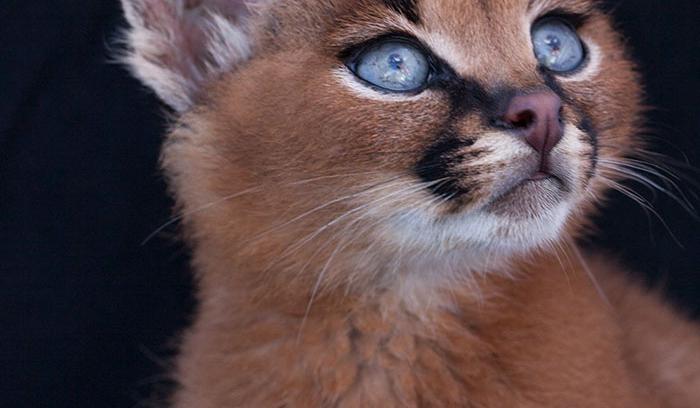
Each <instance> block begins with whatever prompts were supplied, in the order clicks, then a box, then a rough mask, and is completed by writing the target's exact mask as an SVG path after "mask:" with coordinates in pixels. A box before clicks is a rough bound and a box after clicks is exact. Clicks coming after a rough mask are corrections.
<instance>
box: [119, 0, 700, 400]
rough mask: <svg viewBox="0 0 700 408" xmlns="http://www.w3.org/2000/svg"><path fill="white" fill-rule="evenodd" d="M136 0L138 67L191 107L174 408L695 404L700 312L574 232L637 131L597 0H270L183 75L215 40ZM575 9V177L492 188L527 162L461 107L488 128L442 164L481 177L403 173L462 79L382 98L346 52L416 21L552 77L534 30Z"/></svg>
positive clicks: (491, 57)
mask: <svg viewBox="0 0 700 408" xmlns="http://www.w3.org/2000/svg"><path fill="white" fill-rule="evenodd" d="M123 1H124V3H125V4H126V6H127V11H129V12H130V13H131V17H130V22H131V24H132V27H133V30H132V35H135V34H133V33H138V32H139V30H141V31H145V32H146V33H147V34H148V36H155V37H153V38H155V40H154V41H155V43H152V44H148V46H140V45H139V44H138V43H135V42H133V41H132V42H131V43H130V46H131V54H130V55H132V56H138V58H132V59H130V63H131V64H132V67H133V69H134V70H135V71H136V72H137V73H139V72H143V71H144V70H148V69H152V68H153V66H155V67H157V68H158V69H159V70H163V72H166V73H168V74H167V75H164V76H163V77H162V80H161V81H160V82H159V76H158V75H159V74H156V75H155V76H153V77H148V78H146V82H147V83H148V84H149V85H151V86H152V87H153V88H154V89H155V90H156V91H157V92H159V93H160V94H161V96H163V91H161V89H162V86H165V87H166V88H167V91H166V92H165V95H166V97H165V99H166V101H168V102H170V103H171V104H174V105H175V107H176V108H177V109H178V110H179V111H181V112H182V113H181V115H180V116H179V117H178V119H177V121H176V123H175V124H174V126H173V129H172V131H171V132H170V135H169V137H168V140H167V142H166V145H165V148H164V152H163V166H164V169H165V171H166V174H167V175H168V177H169V180H170V185H171V187H172V190H173V192H174V194H175V196H176V198H177V200H178V204H179V207H180V208H179V212H180V215H181V216H182V219H183V225H184V228H185V232H186V235H187V240H188V242H189V243H190V244H191V245H192V247H193V252H194V261H193V263H194V269H195V271H196V275H197V282H198V292H197V293H198V299H199V308H198V311H197V314H196V318H195V321H194V323H193V325H192V327H191V328H190V329H189V331H188V332H187V334H186V336H185V338H184V341H183V344H182V349H181V353H180V356H179V358H178V361H177V372H176V378H177V381H178V383H179V389H178V391H177V393H176V395H175V396H174V399H173V404H174V405H175V406H178V407H195V408H208V407H216V408H220V407H312V406H339V407H418V406H420V407H423V406H425V407H450V406H455V407H641V408H644V407H673V408H685V407H692V406H696V405H697V404H696V402H695V401H697V400H698V398H699V397H700V395H698V394H699V393H700V391H699V390H700V358H698V355H700V354H698V353H700V336H698V329H697V327H695V325H693V324H691V323H689V322H687V321H685V320H683V319H682V318H680V317H678V316H677V315H676V314H674V313H673V312H672V311H671V310H670V309H669V308H668V307H666V306H663V305H662V304H661V303H660V302H659V301H658V300H657V299H656V298H655V297H653V296H650V295H648V294H646V293H644V292H643V291H642V290H640V289H638V288H637V287H636V286H634V285H632V284H630V283H628V282H626V281H625V280H624V278H622V277H621V275H620V274H619V272H617V271H618V269H619V268H616V267H615V266H614V265H615V264H614V263H613V262H611V261H609V260H605V259H600V258H590V259H587V258H586V257H584V256H583V255H581V254H580V252H579V250H578V249H577V248H576V247H575V244H573V241H574V238H575V237H576V236H577V235H578V234H580V233H581V232H583V231H584V228H585V226H586V224H587V220H588V219H589V218H590V214H591V212H592V211H593V210H594V209H595V207H596V206H598V205H600V204H601V203H602V201H603V200H604V196H605V192H606V191H607V190H608V189H609V188H610V187H611V186H614V183H616V182H617V181H619V179H620V178H621V177H620V174H618V173H615V172H612V171H611V169H610V168H606V167H605V166H604V164H605V163H604V160H606V159H623V158H625V157H628V156H630V155H633V154H634V152H635V151H636V150H637V149H639V148H640V147H641V146H643V142H642V141H640V140H638V139H637V138H636V137H635V135H634V132H635V129H636V127H637V126H638V125H639V122H640V120H639V114H640V111H641V109H640V94H641V91H640V88H639V85H638V81H637V77H636V74H635V73H634V71H633V65H632V64H631V62H630V61H629V60H628V59H627V58H626V56H625V52H624V50H623V47H622V45H621V41H620V39H619V37H618V35H617V34H616V33H615V31H614V30H613V29H612V27H611V23H610V22H609V20H608V17H607V16H605V15H604V14H603V13H602V12H600V11H598V10H597V9H595V8H594V5H593V4H592V2H590V1H585V0H539V1H538V0H533V1H530V2H528V1H527V0H493V1H463V0H418V1H417V2H416V4H417V7H418V13H419V15H420V23H419V24H415V23H413V22H411V21H409V19H408V18H407V17H406V16H404V15H401V14H399V13H397V12H395V11H392V9H391V8H390V7H387V6H386V5H385V4H384V3H383V2H382V1H379V0H357V1H349V0H329V1H318V0H288V1H284V0H281V1H278V2H273V3H270V4H267V2H265V4H263V5H259V6H257V7H253V9H255V10H257V11H256V12H254V13H253V14H252V16H247V15H246V16H245V17H244V18H242V17H241V16H239V15H237V14H235V13H233V14H231V15H227V17H226V21H228V22H229V23H230V24H231V27H233V29H234V30H235V32H236V33H239V34H240V36H239V35H237V36H236V38H235V39H232V38H230V37H226V36H223V37H222V36H218V37H209V38H216V39H217V43H216V47H218V48H215V49H220V50H229V51H230V52H231V54H230V55H228V56H227V57H226V58H225V59H223V60H222V61H220V63H217V64H216V66H215V68H216V69H213V70H209V69H206V70H199V71H197V75H198V77H197V78H194V79H196V80H194V81H190V80H191V79H192V78H187V75H188V73H187V71H186V70H185V71H183V70H182V69H180V67H182V66H183V64H185V65H184V66H191V65H188V64H194V66H201V63H202V58H203V57H202V56H201V54H200V53H198V52H188V53H179V52H175V53H173V48H172V46H173V43H172V42H167V41H166V44H167V48H166V49H164V50H162V51H163V52H165V56H166V58H162V57H163V55H162V54H159V53H158V52H157V50H158V47H159V44H161V45H160V46H162V44H163V41H164V40H163V39H162V38H160V37H159V35H160V34H158V32H159V31H160V32H161V33H162V32H163V30H162V26H160V25H158V24H155V25H154V23H161V24H162V23H163V21H161V20H159V19H158V18H157V17H153V16H151V18H155V19H156V21H155V22H153V21H146V22H144V21H143V19H141V18H137V17H134V13H135V11H134V10H136V9H135V8H133V7H132V6H133V3H138V4H141V5H143V4H144V3H145V4H149V3H150V5H151V6H154V5H161V6H162V5H163V4H170V5H171V6H172V5H173V4H176V6H175V7H182V4H181V2H168V1H167V0H123ZM200 3H202V4H200ZM221 4H224V3H221V2H219V3H216V4H215V6H216V8H217V10H221V9H222V6H221ZM188 7H203V8H205V9H206V7H207V1H203V2H197V4H196V5H194V6H193V5H190V6H188ZM223 9H225V7H223ZM562 9H563V10H564V11H567V12H569V13H586V14H590V16H589V18H588V20H587V21H586V23H585V24H584V25H583V26H582V27H580V29H579V33H580V35H581V36H582V38H584V41H587V42H590V49H591V50H592V51H591V52H593V53H594V55H593V57H595V58H596V59H595V60H593V57H592V61H593V62H592V63H595V66H592V67H591V70H590V72H584V73H582V74H581V77H580V78H577V77H576V76H574V77H572V78H569V79H562V80H561V81H559V84H560V86H561V87H562V88H563V90H564V91H565V92H566V93H567V94H568V95H570V97H571V99H572V100H571V101H566V102H565V104H564V110H563V117H564V120H565V122H566V124H567V125H566V129H567V130H566V131H565V135H564V138H563V140H562V141H561V142H560V143H559V145H557V147H555V149H554V150H553V152H552V159H553V166H554V167H555V169H556V171H559V172H560V173H561V175H562V177H563V178H565V179H566V182H567V185H568V186H569V187H570V189H569V190H570V191H568V192H566V193H565V194H564V193H561V194H560V195H557V194H554V193H552V194H553V195H551V196H549V195H547V194H543V196H542V197H540V196H539V195H536V194H535V193H533V196H534V198H533V197H530V196H529V195H526V194H520V195H514V196H512V197H511V196H508V195H506V196H505V197H510V198H508V199H506V198H503V199H500V201H499V199H498V197H499V196H498V194H500V193H506V192H507V191H509V189H510V188H512V183H513V180H517V177H518V175H519V174H521V173H522V172H525V171H528V169H530V168H531V167H532V165H533V163H535V162H534V161H535V160H536V159H537V158H536V156H535V153H534V152H533V151H532V149H529V148H528V147H527V146H526V145H524V144H523V143H522V141H519V140H515V139H514V138H512V137H511V136H509V135H508V134H506V133H504V132H497V131H494V130H493V129H492V128H490V127H489V126H488V125H487V124H484V122H483V121H482V120H480V119H479V118H478V117H477V116H476V115H473V114H469V115H465V116H464V117H461V118H459V119H458V120H455V121H453V122H449V123H450V126H451V129H450V130H451V131H453V132H455V133H457V134H458V135H459V137H460V138H463V139H464V140H466V139H468V138H471V139H473V140H472V141H473V142H474V143H472V144H469V145H467V144H465V146H464V147H463V148H461V149H460V150H459V152H458V154H457V155H456V156H455V157H456V158H455V159H454V160H453V164H451V165H452V166H453V168H454V170H455V171H459V172H460V174H464V177H462V178H460V179H459V180H458V181H457V182H458V183H459V185H460V186H461V187H463V188H468V189H469V192H470V193H469V194H468V195H466V196H464V197H462V198H460V199H459V200H456V201H453V202H440V200H438V199H436V197H434V196H433V195H432V194H431V193H430V191H428V189H427V188H426V186H425V185H421V184H420V181H419V180H417V178H416V176H415V174H414V173H413V171H412V169H413V168H414V166H416V163H417V162H418V160H420V157H421V155H422V154H423V153H424V152H425V151H426V149H428V148H429V146H430V145H431V144H432V143H434V142H435V138H436V137H437V135H439V134H440V132H441V131H443V130H444V129H443V128H444V126H445V124H446V123H447V121H449V120H451V118H450V107H449V103H450V102H449V100H448V98H447V97H446V96H445V95H444V94H442V93H441V92H439V91H436V90H431V89H429V90H426V91H425V92H424V93H423V94H421V95H418V96H416V97H406V96H396V95H394V96H386V95H382V94H375V93H373V91H372V90H370V89H365V88H363V85H362V84H359V83H355V82H353V81H354V79H353V77H352V75H351V74H350V73H349V72H348V71H347V68H345V67H344V65H343V62H342V61H341V60H340V59H339V57H338V55H339V53H340V52H341V51H342V50H343V49H345V48H347V47H348V46H351V45H354V44H357V43H360V42H362V41H365V40H369V39H371V38H373V37H376V36H377V35H379V34H382V33H385V32H403V33H409V34H410V35H413V36H414V37H415V38H417V39H418V40H420V41H421V42H423V43H424V44H425V45H426V46H427V47H429V48H430V49H431V50H432V51H433V52H434V53H436V54H437V55H438V56H439V57H440V58H442V59H444V60H445V61H447V63H449V64H450V65H451V66H452V67H453V69H454V70H455V71H456V72H457V73H458V74H459V75H460V76H463V77H465V78H475V79H477V80H478V81H479V82H480V83H482V84H484V86H485V87H486V91H487V92H492V91H494V92H495V91H496V90H497V89H499V88H500V87H504V86H507V87H510V88H513V89H517V90H518V91H519V92H523V93H527V92H534V91H539V90H543V89H546V87H547V85H546V83H545V81H544V79H543V77H542V75H541V74H540V73H539V71H538V69H537V62H536V60H535V58H534V56H533V53H532V49H531V44H530V39H529V34H528V33H529V27H530V24H532V22H534V20H535V19H536V18H537V17H539V16H542V15H545V14H546V13H547V12H550V11H553V10H562ZM183 10H184V9H183ZM181 11H182V10H179V11H178V10H177V9H176V10H175V12H174V15H182V16H184V15H185V14H182V13H181ZM198 15H199V14H198ZM202 15H209V14H202ZM221 18H224V17H221ZM222 21H223V20H222ZM235 21H238V23H234V22H235ZM165 23H167V21H166V22H165ZM229 23H227V24H229ZM174 24H175V26H174V27H175V28H173V27H170V28H173V29H176V27H177V26H178V24H180V23H179V22H175V23H174ZM222 24H223V23H222ZM149 27H157V29H156V30H155V31H154V30H153V29H152V28H149ZM209 27H210V26H209ZM166 31H167V30H166ZM217 32H219V33H221V32H222V31H221V30H219V31H217ZM178 35H184V34H182V33H179V34H178ZM176 37H177V36H176ZM148 38H152V37H148ZM169 38H170V37H169ZM177 38H181V37H177ZM184 38H187V36H186V35H185V37H184ZM228 41H232V43H230V44H229V43H227V42H228ZM234 43H235V44H234ZM174 46H175V47H176V48H175V50H178V48H177V44H175V45H174ZM201 46H202V47H204V48H205V51H206V52H212V50H213V49H214V48H212V44H211V43H205V44H204V45H201ZM154 47H155V48H154ZM154 49H155V50H156V51H154ZM231 50H233V51H231ZM248 50H249V52H250V53H248ZM190 51H192V50H190ZM195 51H197V50H195ZM173 55H175V56H177V57H178V58H181V59H182V60H180V61H177V62H173V61H171V60H170V59H169V58H171V57H172V56H173ZM207 55H208V56H207ZM205 56H206V58H205V60H206V61H209V60H210V59H211V58H212V57H213V56H212V55H211V54H205ZM139 58H141V59H143V60H145V61H146V62H145V63H142V62H141V60H140V59H139ZM207 58H208V59H207ZM197 64H200V65H197ZM173 70H174V71H173ZM149 72H150V71H149ZM172 72H175V73H176V75H178V76H179V77H180V78H184V80H186V85H177V84H175V85H173V81H172V78H171V76H170V74H171V73H172ZM141 77H142V78H143V77H144V74H141ZM191 86H194V87H196V89H190V87H191ZM178 92H183V94H182V98H179V97H174V99H172V100H170V101H169V100H168V99H167V97H171V98H172V95H177V93H178ZM172 101H175V102H176V103H173V102H172ZM586 116H587V117H589V118H590V119H591V121H592V122H593V123H592V124H591V126H592V127H593V128H594V129H595V130H596V134H595V137H597V140H598V154H599V155H600V158H601V159H602V162H601V164H599V165H598V166H596V163H595V162H594V161H593V160H591V157H592V156H593V154H594V144H593V142H592V141H591V138H592V135H591V134H587V133H586V132H585V131H584V130H581V129H578V128H577V125H576V124H577V123H579V122H580V121H581V120H582V118H584V117H586ZM588 174H592V175H593V177H592V178H590V179H589V178H588V177H587V175H588ZM509 183H511V184H509ZM538 194H539V193H538ZM557 217H559V218H561V222H560V221H557V219H558V218H557ZM559 223H561V226H559Z"/></svg>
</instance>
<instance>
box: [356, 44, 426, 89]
mask: <svg viewBox="0 0 700 408" xmlns="http://www.w3.org/2000/svg"><path fill="white" fill-rule="evenodd" d="M350 69H351V70H352V71H353V72H354V73H355V75H357V76H358V77H360V78H361V79H363V80H365V81H367V82H369V83H370V84H372V85H375V86H377V87H379V88H382V89H385V90H389V91H394V92H412V91H418V90H419V89H421V88H423V87H424V86H425V84H426V83H427V82H428V77H429V75H430V64H428V60H427V58H426V57H425V55H424V54H423V52H421V51H420V50H419V49H418V48H416V47H414V46H412V45H410V44H408V43H406V42H405V41H397V40H393V41H391V40H390V41H385V42H381V43H379V44H377V45H374V46H372V47H371V48H369V49H367V50H365V51H363V52H362V53H361V54H360V55H359V56H358V57H357V58H356V59H355V60H354V62H353V64H352V65H351V66H350Z"/></svg>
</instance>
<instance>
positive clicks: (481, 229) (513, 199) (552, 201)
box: [382, 181, 573, 257]
mask: <svg viewBox="0 0 700 408" xmlns="http://www.w3.org/2000/svg"><path fill="white" fill-rule="evenodd" d="M548 183H556V181H548V182H545V184H548ZM533 189H537V190H542V189H544V190H546V191H548V193H547V194H544V195H542V194H533ZM561 194H562V193H560V192H559V190H558V189H556V188H554V187H553V186H548V185H538V186H532V185H523V186H518V187H516V188H515V190H514V191H513V192H512V193H508V194H507V195H505V196H503V197H502V198H501V199H499V200H497V201H495V202H493V203H491V204H489V205H488V206H485V207H483V208H480V209H477V210H472V211H465V212H462V213H451V214H448V215H439V216H436V215H435V214H431V213H428V212H415V211H411V212H407V213H406V214H400V215H397V216H394V217H392V218H391V219H390V220H389V221H388V222H387V228H383V229H382V233H383V234H384V237H382V238H384V239H385V240H388V241H390V242H391V243H393V244H395V246H397V247H398V248H401V249H404V250H405V249H410V250H413V251H425V252H432V253H437V254H438V255H441V254H446V253H451V252H459V251H461V252H463V253H464V254H466V255H474V256H479V257H483V256H486V257H489V256H492V255H498V256H499V257H504V256H508V255H513V256H516V255H523V254H527V253H528V252H530V251H534V250H536V249H540V248H546V247H548V246H551V245H553V244H555V243H557V242H558V241H560V240H561V239H562V238H563V235H564V231H565V226H566V224H567V220H568V218H569V215H570V214H571V212H572V208H573V204H572V203H571V201H570V200H567V199H565V198H562V197H560V195H561Z"/></svg>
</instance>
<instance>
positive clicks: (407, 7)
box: [382, 0, 420, 24]
mask: <svg viewBox="0 0 700 408" xmlns="http://www.w3.org/2000/svg"><path fill="white" fill-rule="evenodd" d="M382 1H383V2H384V4H385V5H386V6H387V7H389V8H390V9H392V10H394V11H396V12H397V13H399V14H401V15H402V16H404V17H406V18H407V19H408V21H410V22H412V23H413V24H418V23H420V16H419V15H418V4H417V0H382Z"/></svg>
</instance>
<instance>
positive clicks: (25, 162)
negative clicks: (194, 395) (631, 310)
mask: <svg viewBox="0 0 700 408" xmlns="http://www.w3.org/2000/svg"><path fill="white" fill-rule="evenodd" d="M609 3H610V4H611V5H612V7H611V8H612V9H613V10H614V13H615V14H616V15H617V16H618V21H619V22H620V25H621V28H622V29H623V30H624V31H625V32H626V34H627V36H628V38H629V39H630V45H631V47H632V48H633V55H634V56H635V57H636V58H637V60H638V61H639V62H640V65H641V67H642V68H643V72H644V74H645V78H646V84H647V89H648V93H649V102H650V104H651V105H652V106H654V107H656V109H655V110H654V111H653V113H652V114H651V115H650V121H649V124H650V128H651V132H650V133H651V134H652V135H653V136H654V137H655V140H656V141H657V150H659V151H662V152H664V153H666V154H668V155H671V156H673V157H675V158H676V159H681V160H683V156H684V155H685V156H687V159H688V161H689V162H690V163H692V164H693V165H695V166H698V165H699V164H700V160H699V157H698V155H699V154H700V145H699V143H700V142H699V141H698V140H699V139H700V132H699V130H700V115H699V113H700V108H699V107H698V105H699V104H698V102H697V101H698V98H699V95H698V93H699V92H700V50H699V49H698V41H699V39H700V25H699V24H698V21H700V6H699V5H698V3H697V2H696V0H687V1H681V0H665V1H658V0H626V1H614V2H609ZM120 25H123V21H122V19H121V17H120V11H119V9H118V6H117V2H116V1H98V0H90V1H85V0H75V1H69V0H63V1H59V0H25V1H22V0H3V1H2V5H0V47H1V48H0V324H1V325H0V406H4V407H5V406H6V407H43V406H48V407H62V406H66V407H78V406H80V407H82V406H85V407H131V406H138V405H139V403H140V401H144V400H145V399H147V397H148V395H150V394H151V392H152V390H153V389H154V387H155V388H160V386H161V384H163V383H164V378H163V371H164V368H167V364H168V363H167V357H168V356H169V354H170V353H171V351H172V342H173V341H172V339H173V338H174V337H175V334H176V333H177V332H178V331H179V330H181V329H182V327H183V326H184V325H185V323H186V322H187V316H188V314H189V313H190V312H191V310H192V309H191V307H192V300H191V292H190V285H191V281H190V278H189V274H188V271H187V255H186V254H187V251H186V250H185V249H184V248H183V247H182V246H181V245H180V244H178V243H177V242H176V241H175V240H173V239H172V238H169V237H168V234H164V235H163V234H162V235H161V236H159V237H157V238H156V239H154V240H152V241H150V242H148V243H147V244H146V245H141V241H142V240H143V239H144V238H145V237H146V236H147V235H148V234H149V233H150V232H152V231H153V230H154V229H155V228H156V227H158V226H159V225H160V224H162V223H163V222H164V221H166V220H167V219H168V217H169V209H170V206H171V201H170V199H169V198H168V196H167V194H166V193H165V185H164V183H163V180H162V178H161V177H160V176H159V173H158V170H157V157H158V149H159V144H160V142H161V140H162V136H161V135H162V133H163V122H164V110H163V108H162V107H161V106H160V105H159V104H158V102H157V101H156V99H155V98H154V97H153V96H152V95H151V94H149V93H148V92H147V91H145V89H144V88H142V87H141V86H140V85H139V84H138V83H137V82H136V81H135V80H133V79H131V78H130V77H129V75H128V74H127V73H126V72H125V71H124V70H123V69H122V68H121V67H120V66H118V65H116V64H113V63H110V62H109V60H110V58H111V57H110V55H111V51H109V44H113V40H114V38H115V31H116V28H117V27H119V26H120ZM685 172H686V173H687V174H688V175H689V176H690V177H691V178H693V179H695V180H697V179H698V178H699V177H698V173H697V172H693V171H691V170H685ZM689 190H692V189H690V188H689ZM647 196H648V197H650V198H651V196H650V195H649V194H647ZM694 202H695V203H698V200H695V201H694ZM654 206H655V208H656V209H657V210H658V212H659V214H661V216H662V217H663V218H664V219H665V221H666V222H667V224H668V227H669V229H670V230H671V231H672V232H673V234H675V236H676V238H677V240H678V241H680V243H682V245H683V247H681V246H679V245H678V244H677V243H676V242H675V240H674V239H673V238H672V236H671V234H670V233H669V232H668V231H667V230H666V228H665V227H663V225H662V224H661V223H660V222H659V221H658V220H657V219H655V218H654V217H653V216H647V215H646V214H645V213H644V211H642V210H641V209H639V207H638V206H637V205H636V204H634V203H632V202H631V201H630V200H627V199H624V198H621V197H618V196H615V197H614V200H613V202H612V203H611V205H610V207H609V210H608V211H607V212H606V215H605V216H604V218H602V219H601V220H600V222H599V225H600V226H601V229H602V231H601V233H600V234H599V235H598V236H597V237H595V238H593V239H591V243H592V244H593V245H597V246H601V247H605V248H609V249H610V250H611V251H613V252H614V253H617V254H620V255H621V256H622V257H623V259H624V260H625V262H626V263H627V264H629V265H630V266H632V267H634V269H635V270H636V271H638V273H639V274H640V276H642V277H644V278H646V279H647V281H648V282H650V283H653V284H655V285H657V286H658V285H662V286H663V287H664V288H665V291H666V293H667V294H668V295H669V297H670V298H672V299H673V300H674V301H675V302H676V303H677V304H678V305H679V306H681V307H683V308H685V310H687V311H689V312H690V313H691V314H693V315H694V316H696V317H697V316H698V315H699V313H698V312H700V275H699V274H698V273H697V272H698V265H699V264H700V234H698V232H697V231H698V228H699V227H700V223H698V222H696V221H695V220H694V219H693V218H692V217H691V216H690V215H689V214H688V213H687V212H685V211H684V210H683V209H682V208H681V207H680V206H679V205H678V204H676V203H675V202H673V200H672V199H670V198H668V197H665V196H663V195H662V196H659V198H658V199H657V200H655V201H654ZM169 231H174V229H169Z"/></svg>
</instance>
